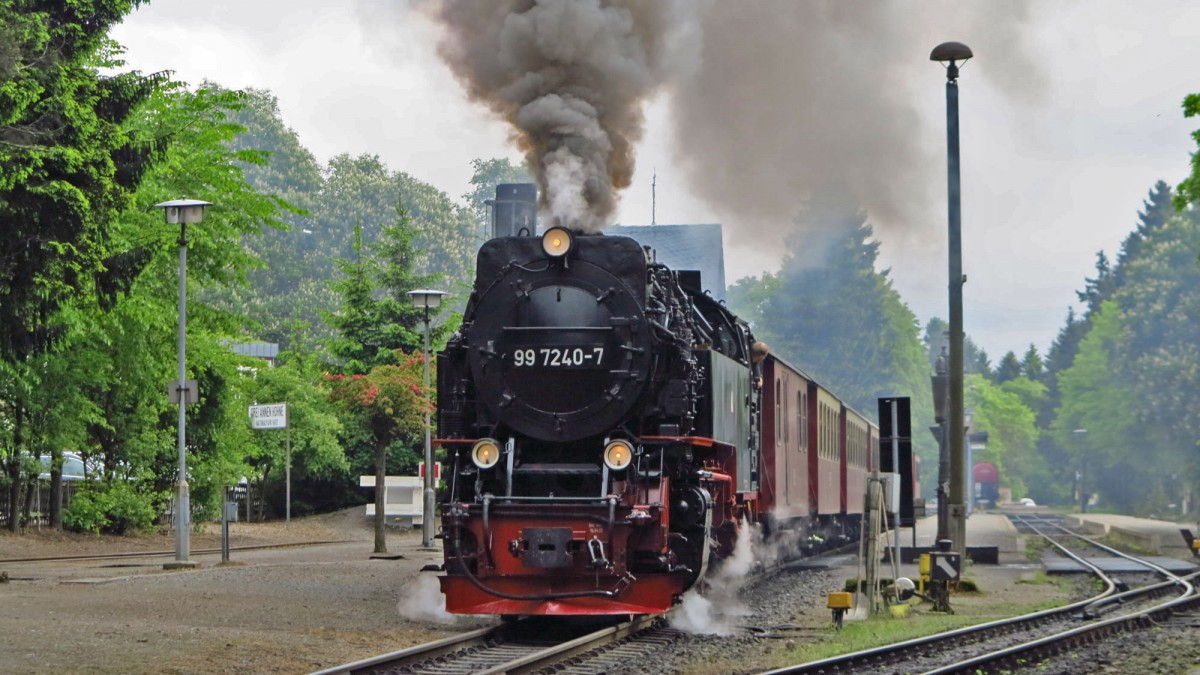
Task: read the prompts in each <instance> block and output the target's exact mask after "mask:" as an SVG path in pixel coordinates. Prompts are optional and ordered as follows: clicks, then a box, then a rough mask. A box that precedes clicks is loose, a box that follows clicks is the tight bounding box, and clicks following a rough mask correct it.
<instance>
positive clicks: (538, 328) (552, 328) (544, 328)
mask: <svg viewBox="0 0 1200 675" xmlns="http://www.w3.org/2000/svg"><path fill="white" fill-rule="evenodd" d="M500 330H502V331H507V330H513V331H518V332H521V331H534V332H536V331H553V332H555V333H559V332H562V331H564V330H595V331H601V330H607V331H611V330H613V327H612V326H501V327H500Z"/></svg>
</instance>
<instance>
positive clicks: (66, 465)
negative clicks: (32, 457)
mask: <svg viewBox="0 0 1200 675" xmlns="http://www.w3.org/2000/svg"><path fill="white" fill-rule="evenodd" d="M38 459H40V460H41V461H42V473H40V474H38V479H39V480H50V459H51V458H50V455H42V456H41V457H39V458H38ZM86 478H87V474H86V473H85V472H84V466H83V458H82V457H80V456H79V455H77V454H75V453H73V452H64V453H63V463H62V479H63V480H64V481H76V480H85V479H86Z"/></svg>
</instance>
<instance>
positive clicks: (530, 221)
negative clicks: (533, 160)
mask: <svg viewBox="0 0 1200 675" xmlns="http://www.w3.org/2000/svg"><path fill="white" fill-rule="evenodd" d="M492 236H493V237H533V236H537V186H535V185H534V184H533V183H500V184H499V185H497V186H496V198H495V199H494V200H492Z"/></svg>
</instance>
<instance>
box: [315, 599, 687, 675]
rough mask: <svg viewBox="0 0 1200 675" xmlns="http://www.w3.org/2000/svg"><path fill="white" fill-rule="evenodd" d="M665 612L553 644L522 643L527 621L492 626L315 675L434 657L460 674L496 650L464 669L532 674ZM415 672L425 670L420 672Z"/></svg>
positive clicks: (346, 674) (491, 674)
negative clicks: (493, 658)
mask: <svg viewBox="0 0 1200 675" xmlns="http://www.w3.org/2000/svg"><path fill="white" fill-rule="evenodd" d="M664 616H666V615H663V614H647V615H643V616H639V617H637V618H634V619H632V620H630V621H624V622H621V623H619V624H617V625H614V626H606V627H604V628H601V629H599V630H596V631H592V632H591V633H587V634H586V635H582V636H579V637H576V638H572V639H569V640H564V641H563V642H561V643H559V644H555V645H551V646H549V647H545V646H542V644H541V643H536V642H535V643H524V644H523V643H522V636H521V633H520V631H521V630H522V626H521V623H523V622H522V621H517V622H515V623H511V624H505V625H500V626H492V627H489V628H481V629H478V630H474V631H471V632H469V633H463V634H462V635H455V636H451V637H448V638H444V639H442V640H437V641H435V642H430V643H427V644H423V645H417V646H415V647H408V648H406V649H401V650H399V651H395V652H389V653H387V654H380V655H378V656H372V657H369V658H366V659H362V660H359V661H354V662H352V663H346V664H343V665H339V666H333V667H332V668H327V669H325V670H320V671H317V672H315V673H313V674H312V675H356V674H359V673H372V672H384V671H391V670H394V669H396V668H400V667H414V668H418V669H419V668H420V667H421V666H420V664H421V663H423V662H426V661H429V660H430V659H438V663H437V670H438V671H439V672H459V671H458V670H457V669H456V668H455V666H454V661H455V660H456V659H468V658H470V659H475V660H478V659H479V658H480V657H481V656H483V655H485V654H486V650H489V649H493V650H495V651H496V652H497V658H498V660H497V662H496V663H494V664H489V665H487V666H482V667H481V666H479V665H478V664H473V665H470V666H465V665H464V670H462V671H461V672H464V673H465V672H471V673H474V674H477V675H502V674H517V673H530V672H535V671H537V670H541V669H543V668H546V667H548V666H551V665H553V664H555V663H558V662H560V661H564V660H567V659H571V658H575V657H578V656H580V655H582V654H585V653H587V652H589V651H592V650H594V649H596V648H598V647H602V646H604V645H606V644H609V643H612V642H615V641H617V640H621V639H624V638H626V637H629V636H631V635H634V634H636V633H639V632H641V631H644V630H647V629H650V628H653V627H654V625H655V624H656V623H657V622H658V621H660V620H661V619H663V618H664ZM514 647H517V648H521V647H527V649H524V650H522V651H523V653H519V654H516V655H513V654H512V652H513V651H514V650H513V648H514ZM414 672H421V671H420V670H416V671H414Z"/></svg>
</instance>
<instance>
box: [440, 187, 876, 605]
mask: <svg viewBox="0 0 1200 675" xmlns="http://www.w3.org/2000/svg"><path fill="white" fill-rule="evenodd" d="M535 198H536V195H535V193H534V190H533V186H527V185H501V186H498V188H497V198H496V200H495V202H494V226H495V229H496V234H497V236H495V237H494V238H492V239H491V240H489V241H488V242H486V243H485V244H484V245H483V246H482V248H481V249H480V251H479V254H478V261H477V269H476V279H475V286H474V290H473V292H472V294H471V296H470V299H469V301H468V304H467V308H466V311H465V313H464V317H463V323H462V326H461V328H460V330H459V331H458V332H457V333H456V334H455V336H454V337H453V338H452V339H451V340H450V342H449V343H448V345H447V347H446V349H445V350H444V351H442V352H441V353H440V354H438V368H437V372H438V393H437V397H438V398H437V436H438V438H437V441H436V443H437V445H438V446H439V447H440V448H443V449H444V451H445V453H446V458H447V463H448V465H449V468H450V470H449V471H448V473H447V475H446V477H445V481H446V484H447V485H446V489H445V490H444V491H443V495H442V499H441V502H442V503H441V512H442V532H441V534H440V535H439V536H440V537H441V538H442V541H443V547H444V566H443V570H444V574H443V576H441V577H440V581H441V588H442V591H443V593H444V594H445V596H446V607H447V610H448V611H450V612H455V613H466V614H499V615H508V616H513V615H532V614H557V615H575V614H646V613H656V612H661V611H665V610H666V609H669V608H670V607H671V606H672V604H673V603H675V602H676V601H677V600H678V598H679V596H680V595H682V594H683V593H684V592H685V591H687V590H688V589H689V588H691V587H693V586H694V585H695V584H697V582H699V581H700V580H701V579H702V578H703V577H704V576H705V574H706V572H707V571H708V569H709V567H710V565H712V564H714V563H715V562H716V561H718V560H719V559H721V558H722V557H724V556H726V555H728V554H729V553H731V552H732V549H733V546H734V544H735V542H736V540H737V537H738V534H739V529H740V528H742V527H744V523H747V522H761V523H764V524H765V525H766V526H767V527H768V528H769V529H772V530H779V529H785V528H786V529H790V530H793V531H796V532H799V533H800V534H801V537H799V539H800V541H817V540H826V539H829V538H836V537H842V536H845V535H846V534H848V533H851V532H856V531H857V522H858V521H857V517H858V516H860V515H861V505H860V504H859V503H858V502H860V501H861V500H860V499H859V498H858V497H855V498H853V499H850V500H848V499H847V497H846V496H847V494H853V495H861V494H862V489H863V487H864V485H865V480H866V478H865V476H866V473H867V471H869V470H870V468H871V465H872V463H873V461H874V459H873V454H874V453H873V449H874V447H875V440H876V439H877V437H878V430H877V428H876V427H875V426H874V425H873V424H872V423H871V422H870V421H869V420H867V419H866V418H865V417H863V416H861V415H859V414H858V413H856V412H854V411H853V410H851V409H849V408H848V407H846V406H844V405H843V404H842V403H841V402H840V401H839V400H838V399H837V398H836V397H835V396H833V395H832V394H831V393H829V392H828V391H826V390H825V389H824V388H822V387H820V386H819V385H818V384H817V383H816V382H814V381H813V380H812V378H810V377H808V376H807V375H805V374H804V373H803V372H802V371H800V370H799V369H797V368H794V367H792V366H790V365H789V364H787V363H785V362H784V361H782V360H780V359H778V358H776V357H774V356H773V355H771V354H770V353H769V351H768V349H767V347H766V345H765V344H763V343H761V342H757V341H755V339H754V337H753V335H752V332H751V330H750V328H749V327H748V326H747V324H746V323H745V322H744V321H742V320H740V319H739V318H738V317H737V316H735V315H733V314H732V313H731V312H730V311H729V310H728V309H726V308H725V306H724V305H723V304H722V303H720V302H718V301H716V300H714V299H713V298H712V297H711V296H709V295H708V294H706V293H704V292H703V290H702V288H701V279H700V275H699V273H697V272H689V271H680V270H674V269H671V268H669V267H668V266H666V265H664V264H661V263H659V262H657V261H656V259H655V254H654V252H653V251H652V250H650V249H649V248H646V247H643V246H641V245H640V244H639V243H638V242H636V241H635V240H633V239H631V238H629V237H624V236H611V235H602V234H594V235H589V234H581V233H578V232H573V231H570V230H568V229H566V228H564V227H561V226H554V227H550V228H548V229H547V230H546V231H545V232H544V233H542V234H541V235H540V236H539V235H537V233H536V216H535V214H536V205H535V203H534V202H535ZM856 490H857V492H856Z"/></svg>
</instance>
